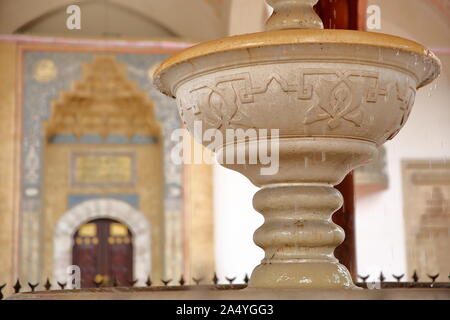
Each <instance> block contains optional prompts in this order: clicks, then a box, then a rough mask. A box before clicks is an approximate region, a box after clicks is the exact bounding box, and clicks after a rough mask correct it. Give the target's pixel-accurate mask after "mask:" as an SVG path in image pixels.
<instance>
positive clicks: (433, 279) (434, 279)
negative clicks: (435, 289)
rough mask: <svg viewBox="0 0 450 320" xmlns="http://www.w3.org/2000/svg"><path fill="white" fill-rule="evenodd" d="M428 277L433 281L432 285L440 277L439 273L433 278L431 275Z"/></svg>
mask: <svg viewBox="0 0 450 320" xmlns="http://www.w3.org/2000/svg"><path fill="white" fill-rule="evenodd" d="M427 276H428V278H430V279H431V283H435V282H436V279H437V278H438V277H439V273H438V274H435V275H434V276H431V275H429V274H427Z"/></svg>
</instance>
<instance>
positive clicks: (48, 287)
mask: <svg viewBox="0 0 450 320" xmlns="http://www.w3.org/2000/svg"><path fill="white" fill-rule="evenodd" d="M44 288H45V290H47V291H49V290H50V289H51V288H52V284H51V283H50V279H49V278H47V281H46V282H45V284H44Z"/></svg>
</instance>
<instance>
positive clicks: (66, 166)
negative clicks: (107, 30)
mask: <svg viewBox="0 0 450 320" xmlns="http://www.w3.org/2000/svg"><path fill="white" fill-rule="evenodd" d="M83 68H84V69H83V78H82V79H81V80H80V81H76V82H75V83H74V84H73V86H72V89H71V90H70V91H66V92H62V93H61V94H60V99H59V100H57V101H55V102H54V103H53V106H52V111H51V117H50V120H49V121H47V122H46V123H45V126H44V128H45V140H46V144H45V148H44V157H45V161H44V164H45V165H44V190H45V195H44V215H45V221H46V226H45V227H46V230H47V232H46V233H45V238H46V241H45V242H46V243H45V248H52V249H53V250H52V251H53V253H52V254H50V252H49V251H48V250H46V259H45V269H46V274H52V273H53V274H54V275H55V277H56V278H57V279H58V280H59V278H61V277H63V276H64V270H65V266H63V265H62V264H61V263H62V262H64V264H69V265H70V264H72V263H74V262H80V261H81V262H83V261H90V260H92V259H88V258H89V257H84V256H80V254H82V253H83V254H84V253H85V252H97V251H99V250H100V251H101V248H90V249H89V250H90V251H89V250H84V249H83V250H80V248H79V246H80V244H77V243H75V242H74V234H73V232H66V231H67V230H69V227H68V225H67V223H69V224H70V226H71V228H72V229H74V230H78V229H79V228H80V227H81V226H82V225H83V224H86V223H88V222H89V221H96V220H98V219H114V220H115V221H116V222H117V223H122V224H124V225H125V226H126V227H127V228H128V229H129V230H130V237H131V238H130V239H131V240H130V243H132V244H133V247H131V246H129V247H130V252H129V253H128V255H129V256H131V255H132V256H133V261H132V267H131V269H133V272H129V273H128V274H127V277H128V278H129V279H125V278H124V276H123V275H114V274H107V272H106V271H105V270H91V269H92V265H94V266H96V265H101V264H98V263H95V262H92V261H90V263H87V264H86V265H83V263H81V265H80V267H81V273H82V277H83V274H86V276H91V278H92V277H93V278H95V277H96V275H101V277H102V278H109V279H115V280H119V278H123V279H121V281H122V282H124V281H125V282H127V281H129V282H132V281H133V280H135V279H136V278H138V280H139V281H140V282H141V283H143V282H145V280H146V279H147V277H148V276H153V277H157V278H163V277H164V275H163V273H164V270H163V266H164V262H163V259H164V230H163V226H164V205H163V199H164V177H163V171H164V170H163V149H162V148H163V147H162V145H163V144H162V134H161V125H160V123H159V122H158V121H157V120H156V119H155V114H154V108H153V103H152V102H151V101H150V100H149V99H148V98H147V96H146V93H145V92H141V91H139V90H138V89H137V88H136V86H135V85H134V84H133V83H131V82H129V81H128V80H127V78H126V73H125V72H126V68H125V65H123V64H119V63H117V62H116V60H115V57H114V56H95V57H94V60H93V61H92V62H91V63H86V64H85V65H84V66H83ZM102 204H105V205H106V206H107V207H108V208H104V207H103V205H102ZM83 205H84V207H83V208H85V209H84V211H83V212H85V214H73V212H74V211H73V210H78V211H80V210H81V209H79V208H80V206H83ZM117 206H119V207H120V208H119V207H117ZM122 207H123V208H126V209H125V210H123V208H122ZM78 211H75V212H78ZM130 211H133V212H134V213H133V215H134V216H135V217H137V219H138V220H141V223H139V224H137V225H136V226H134V225H130V223H131V221H130V218H129V212H130ZM80 212H81V211H80ZM69 215H70V217H69ZM86 215H87V216H86ZM87 217H88V218H89V219H88V218H87ZM88 220H89V221H88ZM102 221H103V220H102ZM144 225H147V226H148V227H147V228H143V226H144ZM72 229H70V230H72ZM139 230H140V231H139ZM141 232H143V233H142V234H140V233H141ZM138 239H140V240H138ZM139 241H140V242H139ZM68 244H70V245H68ZM150 244H151V245H150ZM100 245H101V242H100V241H97V242H94V241H92V242H90V243H89V247H95V246H100ZM118 245H119V244H117V245H116V243H114V244H109V246H111V247H114V246H118ZM77 246H78V247H77ZM103 247H104V248H106V249H107V250H109V249H110V248H109V249H108V246H103ZM72 249H73V250H72ZM97 249H98V250H97ZM122 249H123V248H122ZM122 249H121V250H122ZM72 252H77V255H76V256H72ZM80 252H81V253H80ZM105 255H106V253H105V252H103V253H102V252H98V254H96V255H94V259H97V258H98V259H100V258H101V257H102V256H105ZM91 258H92V257H91ZM124 261H125V260H124ZM126 263H127V266H123V267H124V268H125V267H127V268H130V266H129V265H128V264H129V263H131V262H129V261H128V262H126ZM116 267H120V266H116ZM84 269H85V270H84ZM88 269H89V270H88ZM83 271H85V272H83ZM97 278H99V277H97ZM97 278H96V279H97ZM84 280H85V281H89V280H88V279H84ZM97 280H98V279H97ZM110 282H111V281H110ZM128 284H129V283H122V285H128ZM91 285H92V284H91ZM86 286H88V285H86Z"/></svg>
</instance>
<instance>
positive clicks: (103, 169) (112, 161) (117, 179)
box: [71, 152, 135, 186]
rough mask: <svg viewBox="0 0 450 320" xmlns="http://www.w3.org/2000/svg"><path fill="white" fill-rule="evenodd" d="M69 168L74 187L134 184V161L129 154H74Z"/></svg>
mask: <svg viewBox="0 0 450 320" xmlns="http://www.w3.org/2000/svg"><path fill="white" fill-rule="evenodd" d="M71 167H72V169H71V171H72V172H71V177H72V184H73V185H74V186H83V185H88V186H89V185H126V186H129V185H132V184H134V171H135V161H134V156H133V154H131V153H92V152H86V153H74V154H73V155H72V166H71Z"/></svg>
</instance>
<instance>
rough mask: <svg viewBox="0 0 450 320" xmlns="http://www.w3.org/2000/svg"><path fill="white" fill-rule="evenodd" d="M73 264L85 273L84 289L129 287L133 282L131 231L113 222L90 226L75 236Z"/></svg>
mask: <svg viewBox="0 0 450 320" xmlns="http://www.w3.org/2000/svg"><path fill="white" fill-rule="evenodd" d="M72 263H73V264H74V265H78V266H79V267H80V269H81V287H82V288H93V287H96V286H112V285H114V284H117V285H122V286H128V285H129V282H130V281H132V280H133V243H132V235H131V232H130V230H129V229H128V228H127V227H126V226H125V225H124V224H122V223H120V222H118V221H114V220H111V219H97V220H93V221H90V222H89V223H86V224H84V225H82V226H80V228H79V229H78V230H77V232H76V233H75V235H74V245H73V259H72Z"/></svg>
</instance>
